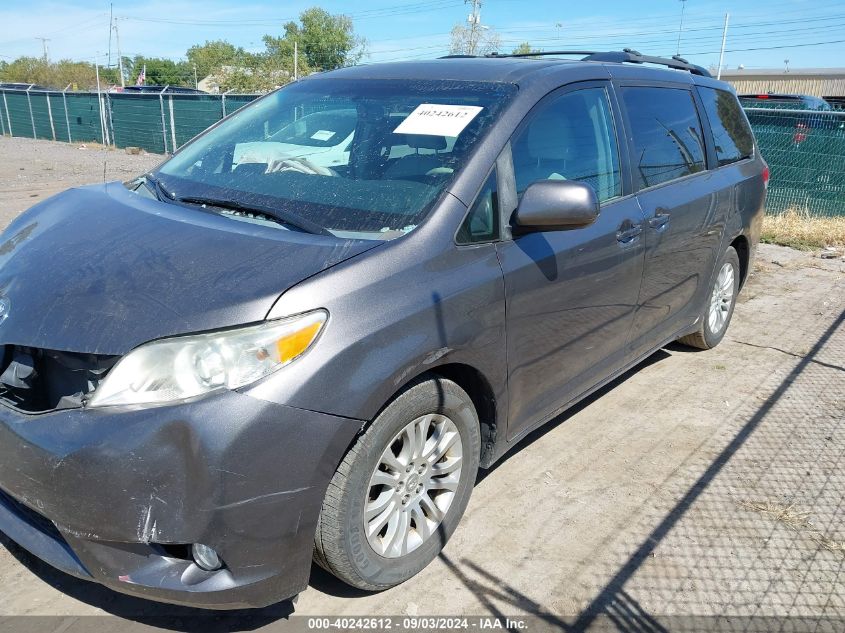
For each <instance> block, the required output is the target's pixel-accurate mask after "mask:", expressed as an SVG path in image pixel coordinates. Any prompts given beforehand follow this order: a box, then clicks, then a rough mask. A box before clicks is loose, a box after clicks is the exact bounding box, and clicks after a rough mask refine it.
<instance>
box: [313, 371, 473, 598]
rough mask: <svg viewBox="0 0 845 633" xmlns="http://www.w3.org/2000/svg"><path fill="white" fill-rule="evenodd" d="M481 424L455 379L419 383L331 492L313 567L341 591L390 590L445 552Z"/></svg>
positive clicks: (358, 450) (467, 487)
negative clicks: (347, 588)
mask: <svg viewBox="0 0 845 633" xmlns="http://www.w3.org/2000/svg"><path fill="white" fill-rule="evenodd" d="M480 443H481V440H480V433H479V426H478V417H477V414H476V412H475V408H474V407H473V405H472V400H471V399H470V398H469V396H468V395H467V393H466V392H465V391H464V390H463V389H461V388H460V387H459V386H458V385H457V384H455V383H454V382H452V381H451V380H446V379H442V378H433V379H430V380H425V381H422V382H418V383H416V384H414V385H412V386H411V387H409V388H408V389H406V390H405V391H403V392H402V393H401V394H400V395H399V396H398V397H396V399H394V400H393V402H391V403H390V404H389V405H388V406H387V407H386V408H385V409H384V411H382V413H381V414H380V415H379V416H378V417H377V418H376V419H375V421H373V423H372V425H370V427H369V428H368V429H367V430H366V431H365V432H364V434H363V435H361V436H360V437H359V438H358V440H357V441H356V442H355V444H354V446H353V447H352V448H351V449H350V450H349V452H348V453H347V455H346V457H345V458H344V460H343V462H342V463H341V464H340V466H339V467H338V469H337V471H336V472H335V474H334V477H333V478H332V481H331V483H330V484H329V488H328V491H327V492H326V497H325V500H324V502H323V507H322V510H321V512H320V519H319V523H318V526H317V532H316V535H315V548H314V550H315V560H316V561H317V563H318V564H319V565H320V566H321V567H323V568H324V569H326V570H327V571H329V572H331V573H332V574H334V575H335V576H337V577H338V578H339V579H341V580H343V581H344V582H346V583H348V584H350V585H352V586H353V587H357V588H359V589H366V590H381V589H387V588H389V587H392V586H394V585H398V584H399V583H402V582H404V581H405V580H407V579H409V578H411V577H412V576H414V575H415V574H417V573H418V572H419V571H421V570H422V569H423V568H424V567H425V566H426V565H428V564H429V563H430V562H431V561H432V560H433V559H434V558H435V557H436V556H437V555H438V554H439V553H440V550H442V549H443V546H444V545H445V544H446V541H447V540H448V539H449V537H450V536H451V535H452V532H454V530H455V528H456V527H457V525H458V522H459V521H460V519H461V516H463V513H464V510H465V509H466V505H467V502H468V501H469V497H470V494H471V492H472V487H473V485H474V483H475V478H476V475H477V472H478V459H479V447H480Z"/></svg>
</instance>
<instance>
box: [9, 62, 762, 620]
mask: <svg viewBox="0 0 845 633" xmlns="http://www.w3.org/2000/svg"><path fill="white" fill-rule="evenodd" d="M562 56H563V54H562V53H561V54H558V55H557V57H558V58H555V57H553V56H548V57H543V58H540V59H538V58H536V54H535V58H531V59H520V58H518V57H508V56H499V57H488V58H447V59H440V60H435V61H424V62H408V63H392V64H381V65H371V66H360V67H352V68H345V69H342V70H338V71H335V72H330V73H325V74H318V75H312V76H310V77H308V78H307V79H305V80H302V81H297V82H294V83H292V84H290V85H288V86H286V87H284V88H282V89H281V90H278V91H276V92H273V93H272V94H269V95H267V96H266V97H263V98H262V99H260V100H258V101H256V102H254V103H253V104H251V105H249V106H247V107H245V108H243V109H242V110H240V111H239V112H237V113H236V114H233V115H232V116H229V117H228V118H226V119H224V120H223V121H221V122H220V123H218V124H217V125H215V126H214V127H212V128H211V129H210V130H208V131H206V132H205V133H203V134H202V135H200V136H199V137H198V138H196V139H194V140H193V141H192V142H191V143H189V144H187V145H186V146H185V147H183V148H182V149H181V150H180V151H179V152H177V153H176V154H175V155H174V156H172V157H171V158H169V159H168V160H166V161H165V162H164V163H162V164H161V165H160V166H159V167H158V168H157V169H154V170H153V171H151V172H150V173H148V174H145V175H144V176H142V177H140V178H138V179H137V180H135V181H133V182H130V183H125V184H124V183H119V182H113V183H107V184H102V185H93V186H87V187H79V188H75V189H72V190H70V191H67V192H65V193H62V194H60V195H58V196H55V197H53V198H51V199H49V200H46V201H44V202H42V203H40V204H38V205H36V206H35V207H33V208H32V209H30V210H29V211H27V212H26V213H24V214H22V215H21V216H20V217H18V218H17V219H16V220H15V221H14V222H13V223H12V224H11V225H10V226H9V227H8V228H7V229H6V231H5V232H4V233H3V235H2V237H0V344H2V366H0V530H2V531H3V532H4V533H5V534H6V535H8V536H9V537H10V538H11V539H12V540H13V541H15V542H17V543H19V544H20V545H21V546H22V547H23V548H25V549H27V550H29V551H30V552H31V553H33V554H34V555H36V556H38V557H39V558H41V559H43V560H45V561H47V562H48V563H49V564H51V565H53V566H54V567H56V568H58V569H61V570H63V571H65V572H67V573H69V574H72V575H74V576H77V577H80V578H84V579H87V580H93V581H96V582H99V583H102V584H103V585H106V586H108V587H111V588H113V589H115V590H117V591H121V592H124V593H128V594H133V595H137V596H142V597H146V598H150V599H153V600H159V601H164V602H171V603H178V604H185V605H192V606H197V607H207V608H241V607H261V606H264V605H268V604H271V603H274V602H277V601H279V600H282V599H285V598H288V597H291V596H294V595H296V594H297V593H299V592H301V591H302V590H304V589H305V588H306V586H307V584H308V579H309V572H310V568H311V562H312V559H313V560H315V561H316V562H317V563H318V564H319V565H320V566H322V567H324V568H325V569H326V570H328V571H329V572H331V573H332V574H334V575H335V576H337V577H338V578H339V579H341V580H343V581H345V582H346V583H349V584H350V585H353V586H354V587H358V588H361V589H365V590H382V589H386V588H389V587H392V586H394V585H396V584H398V583H401V582H403V581H405V580H407V579H408V578H411V577H412V576H414V575H415V574H416V573H418V572H419V571H420V570H422V569H423V568H424V567H425V566H426V565H428V564H429V563H430V562H431V561H432V559H434V558H435V556H437V554H438V553H439V552H440V550H441V549H442V548H443V547H444V545H445V543H446V542H447V540H448V539H449V537H450V535H451V534H452V533H453V532H454V530H455V528H456V527H457V525H458V522H459V521H460V519H461V515H462V514H463V512H464V509H465V508H466V506H467V502H468V500H469V497H470V493H471V492H472V488H473V484H474V482H475V480H476V476H477V472H478V469H479V468H488V467H490V466H492V465H493V464H495V463H496V461H497V460H498V459H499V458H500V457H502V455H503V454H505V453H506V452H507V451H508V450H509V449H511V448H512V447H513V446H514V445H515V444H516V443H517V442H519V440H520V438H523V437H525V435H526V434H527V433H529V432H530V431H532V430H533V429H535V428H537V427H538V426H540V425H542V424H543V423H545V422H547V421H549V420H551V419H553V418H555V417H556V416H558V415H559V414H561V412H563V411H565V410H566V409H567V408H568V407H571V406H572V405H573V403H575V402H577V401H578V400H580V399H582V398H584V397H585V396H586V395H588V394H590V393H591V392H593V391H595V390H596V389H598V388H599V387H601V386H602V385H604V384H606V383H608V382H609V381H611V380H613V379H614V378H615V377H617V376H619V375H620V374H622V373H623V372H625V371H626V370H627V369H629V368H631V367H633V366H634V365H636V364H637V363H639V362H640V361H642V360H643V359H644V358H646V357H647V356H649V355H650V354H652V353H653V352H654V351H655V350H657V349H659V348H660V347H661V346H664V345H666V344H668V343H670V342H671V341H676V340H680V341H681V342H683V343H684V344H687V345H691V346H694V347H698V348H702V349H707V348H711V347H713V346H715V345H717V344H718V343H719V341H720V340H721V339H722V337H723V336H724V335H725V331H726V329H727V328H728V325H729V323H730V320H731V315H732V312H733V309H734V305H735V301H736V296H737V292H738V291H739V289H740V288H741V287H742V284H743V282H744V280H745V279H746V277H747V276H748V271H749V269H750V267H751V261H752V256H753V253H754V250H755V246H756V244H757V241H758V237H759V233H760V223H761V219H762V214H763V204H764V199H765V193H766V184H767V180H768V168H767V166H766V163H765V162H764V161H763V159H762V158H761V156H760V154H759V152H758V150H757V148H756V147H755V142H754V138H753V135H752V133H751V130H750V128H749V126H748V122H747V120H746V117H745V115H744V114H743V111H742V110H741V108H740V107H739V104H738V102H737V98H736V96H735V94H734V92H733V90H732V89H731V88H730V87H729V86H728V85H727V84H725V83H721V82H719V81H716V80H714V79H712V78H710V76H709V75H708V73H707V72H706V71H705V70H703V69H701V68H699V67H697V66H694V65H691V64H689V63H686V62H685V61H682V60H680V59H678V58H676V59H671V60H668V59H660V58H651V57H645V56H642V55H640V54H638V53H636V52H633V51H625V52H619V53H597V54H591V55H588V56H587V57H585V58H584V59H580V58H578V59H574V60H564V59H560V57H562ZM659 66H662V67H659ZM559 474H560V476H561V477H564V478H565V476H566V473H559Z"/></svg>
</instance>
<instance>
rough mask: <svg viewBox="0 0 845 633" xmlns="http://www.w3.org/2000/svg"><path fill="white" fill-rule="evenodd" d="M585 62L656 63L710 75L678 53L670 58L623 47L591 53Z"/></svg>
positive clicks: (705, 75)
mask: <svg viewBox="0 0 845 633" xmlns="http://www.w3.org/2000/svg"><path fill="white" fill-rule="evenodd" d="M583 61H585V62H612V63H616V64H624V63H629V64H657V65H659V66H668V67H669V68H674V69H675V70H686V71H689V72H690V73H692V74H693V75H700V76H701V77H711V76H712V75H711V74H710V72H709V71H708V70H707V69H706V68H703V67H702V66H696V65H695V64H690V63H689V62H688V61H687V60H685V59H684V58H683V57H681V56H680V55H673V56H672V58H671V59H668V58H666V57H653V56H651V55H643V54H642V53H640V52H639V51H635V50H634V49H632V48H623V49H622V50H621V51H608V52H606V53H593V54H591V55H588V56H587V57H585V58H584V60H583Z"/></svg>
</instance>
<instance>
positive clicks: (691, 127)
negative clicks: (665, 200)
mask: <svg viewBox="0 0 845 633" xmlns="http://www.w3.org/2000/svg"><path fill="white" fill-rule="evenodd" d="M622 101H623V103H624V104H625V109H626V110H627V112H628V120H629V121H630V123H631V136H632V139H633V142H634V143H633V145H634V147H633V151H634V157H633V159H634V160H633V169H634V172H635V173H636V174H638V175H639V179H640V182H641V184H642V186H643V187H653V186H654V185H659V184H660V183H663V182H667V181H669V180H674V179H676V178H681V177H683V176H688V175H689V174H694V173H697V172H700V171H704V170H705V169H706V164H705V160H704V136H703V135H702V132H701V123H700V122H699V120H698V112H697V110H696V108H695V102H694V101H693V99H692V93H691V92H690V91H689V90H685V89H681V88H623V89H622Z"/></svg>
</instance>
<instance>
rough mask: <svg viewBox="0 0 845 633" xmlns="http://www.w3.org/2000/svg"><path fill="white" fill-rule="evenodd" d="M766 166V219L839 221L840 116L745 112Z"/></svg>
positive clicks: (844, 201) (843, 151)
mask: <svg viewBox="0 0 845 633" xmlns="http://www.w3.org/2000/svg"><path fill="white" fill-rule="evenodd" d="M745 113H746V115H747V116H748V120H749V122H750V123H751V127H752V128H753V129H754V135H755V136H756V137H757V143H758V144H759V146H760V153H761V154H762V155H763V158H765V159H766V162H768V163H769V168H770V170H771V179H770V181H769V195H768V198H767V203H766V210H767V212H768V213H784V212H791V211H795V212H799V213H802V214H806V215H811V216H834V215H845V111H821V110H800V109H793V108H770V107H766V108H754V107H751V108H745Z"/></svg>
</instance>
